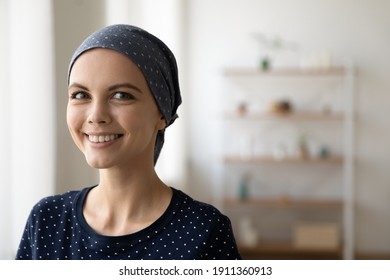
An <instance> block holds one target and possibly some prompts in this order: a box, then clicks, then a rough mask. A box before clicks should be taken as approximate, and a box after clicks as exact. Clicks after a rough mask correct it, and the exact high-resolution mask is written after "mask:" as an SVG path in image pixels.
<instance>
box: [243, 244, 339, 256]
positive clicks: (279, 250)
mask: <svg viewBox="0 0 390 280" xmlns="http://www.w3.org/2000/svg"><path fill="white" fill-rule="evenodd" d="M238 247H239V249H240V252H241V254H242V256H243V258H245V259H268V260H269V259H302V260H309V259H310V260H315V259H319V260H321V259H324V260H326V259H342V255H343V249H342V247H338V248H336V249H316V250H314V249H302V248H297V247H296V246H294V245H293V244H292V243H291V242H263V243H259V244H258V245H256V246H245V245H241V244H238Z"/></svg>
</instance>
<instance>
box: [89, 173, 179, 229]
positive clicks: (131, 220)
mask: <svg viewBox="0 0 390 280" xmlns="http://www.w3.org/2000/svg"><path fill="white" fill-rule="evenodd" d="M171 197H172V190H171V189H170V188H168V187H167V186H166V185H165V184H164V183H163V182H162V181H161V180H160V179H159V178H158V176H157V174H156V173H155V171H154V169H152V170H150V171H149V172H143V173H140V172H139V171H137V172H131V171H130V172H129V171H120V170H119V169H107V170H100V183H99V185H98V186H97V187H96V188H94V189H92V190H91V191H90V192H89V194H88V196H87V198H86V201H85V204H84V209H83V211H84V216H85V218H86V220H87V223H88V224H89V225H90V226H91V227H92V228H93V229H95V230H96V231H97V232H98V233H101V234H104V235H113V236H114V235H125V234H130V233H134V232H136V231H139V230H141V229H143V228H145V227H147V226H149V225H150V224H152V223H153V222H154V221H155V220H157V219H158V218H159V217H160V216H161V215H162V214H163V213H164V211H165V210H166V209H167V207H168V205H169V203H170V201H171Z"/></svg>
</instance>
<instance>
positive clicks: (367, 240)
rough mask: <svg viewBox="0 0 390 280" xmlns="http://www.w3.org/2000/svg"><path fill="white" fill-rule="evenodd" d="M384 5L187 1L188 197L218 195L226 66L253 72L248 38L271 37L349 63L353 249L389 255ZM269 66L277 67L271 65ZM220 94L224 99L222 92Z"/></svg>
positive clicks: (365, 0)
mask: <svg viewBox="0 0 390 280" xmlns="http://www.w3.org/2000/svg"><path fill="white" fill-rule="evenodd" d="M388 11H390V2H388V1H386V0H382V1H370V0H360V1H354V0H345V1H337V0H328V1H321V0H317V1H311V0H292V1H291V0H240V1H236V0H214V1H208V0H189V5H188V11H187V12H188V24H189V30H188V34H189V35H188V36H189V41H188V45H189V55H188V57H189V73H188V89H189V92H188V99H187V100H186V102H187V103H189V104H190V105H191V107H190V108H189V109H190V112H189V127H191V134H190V137H189V147H190V149H189V152H190V163H191V171H190V178H191V193H192V194H193V195H194V196H196V197H197V198H200V199H204V200H210V196H212V195H214V196H215V194H216V193H218V191H216V190H215V187H216V186H217V180H218V177H217V174H218V169H217V168H216V166H217V165H216V164H217V156H218V151H219V147H220V144H219V142H218V141H219V140H220V139H219V138H218V133H217V134H215V133H214V132H218V131H219V126H218V122H217V118H218V110H219V109H220V108H219V106H218V104H220V101H221V100H219V99H218V96H221V94H220V91H221V89H223V85H222V82H221V72H220V71H221V69H222V68H223V67H225V66H256V65H257V62H258V61H257V59H258V57H259V55H260V52H259V50H258V49H257V45H256V43H255V42H254V40H253V38H252V37H251V34H252V33H254V32H264V33H267V34H277V35H280V36H282V37H283V38H285V39H287V40H291V41H295V42H297V43H298V44H299V46H300V47H301V48H300V52H301V53H306V54H308V53H310V52H315V51H320V50H327V51H328V52H330V53H331V54H332V56H333V57H334V58H335V59H336V60H338V59H344V58H347V59H351V60H352V61H353V62H354V64H355V66H356V67H357V68H358V78H357V84H356V104H355V105H356V111H357V112H356V113H357V114H356V115H357V123H356V133H355V134H356V149H355V150H356V167H355V168H356V169H355V172H356V176H355V181H356V186H355V191H356V225H355V227H356V250H357V252H364V253H389V252H390V237H389V236H390V224H389V223H387V221H388V213H389V212H390V203H389V202H390V186H389V185H390V173H389V172H388V170H389V167H390V150H389V149H388V148H387V147H388V143H389V142H390V141H389V140H390V122H388V118H389V117H390V113H388V112H389V109H388V108H389V105H390V95H389V94H388V93H389V89H390V79H388V73H390V64H389V63H388V62H389V61H390V54H389V49H390V36H389V34H388V31H389V30H388V26H390V19H389V17H388ZM275 63H276V64H277V63H283V62H282V61H281V60H280V61H277V60H276V61H275ZM222 96H223V93H222Z"/></svg>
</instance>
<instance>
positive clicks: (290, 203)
mask: <svg viewBox="0 0 390 280" xmlns="http://www.w3.org/2000/svg"><path fill="white" fill-rule="evenodd" d="M223 203H224V205H226V206H227V207H237V208H242V207H282V208H285V207H288V208H290V207H291V208H332V209H341V208H342V207H343V201H342V200H337V199H332V200H331V199H327V200H324V199H321V200H320V199H291V198H289V197H280V198H275V199H245V200H242V199H237V198H225V200H224V201H223Z"/></svg>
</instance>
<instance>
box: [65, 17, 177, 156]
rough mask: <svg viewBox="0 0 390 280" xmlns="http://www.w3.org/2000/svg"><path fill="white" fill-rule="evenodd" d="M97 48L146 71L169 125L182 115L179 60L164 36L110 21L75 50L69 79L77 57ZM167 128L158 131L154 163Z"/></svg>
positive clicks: (151, 88)
mask: <svg viewBox="0 0 390 280" xmlns="http://www.w3.org/2000/svg"><path fill="white" fill-rule="evenodd" d="M94 48H107V49H112V50H115V51H118V52H120V53H122V54H124V55H125V56H127V57H128V58H129V59H131V60H132V61H133V62H134V63H135V64H136V65H137V66H138V67H139V69H140V70H141V72H142V73H143V75H144V77H145V79H146V82H147V83H148V85H149V88H150V90H151V92H152V94H153V96H154V99H155V101H156V104H157V107H158V108H159V110H160V112H161V114H162V115H163V116H164V118H165V121H166V124H167V125H166V126H167V127H168V126H169V125H171V124H172V123H173V122H174V121H175V119H176V118H177V117H178V116H177V113H176V111H177V108H178V107H179V105H180V104H181V96H180V88H179V77H178V71H177V64H176V59H175V57H174V55H173V53H172V52H171V51H170V49H169V48H168V47H167V46H166V45H165V44H164V43H163V42H162V41H161V40H160V39H158V38H157V37H155V36H154V35H152V34H150V33H148V32H147V31H145V30H143V29H141V28H139V27H135V26H131V25H124V24H117V25H110V26H107V27H104V28H102V29H100V30H97V31H96V32H94V33H92V34H91V35H90V36H89V37H88V38H87V39H85V41H84V42H83V43H82V44H81V45H80V46H79V47H78V49H77V50H76V51H75V53H74V54H73V56H72V59H71V61H70V65H69V71H68V83H69V76H70V72H71V70H72V66H73V64H74V62H75V61H76V59H77V58H78V57H79V56H80V55H81V54H82V53H84V52H86V51H88V50H90V49H94ZM164 131H165V130H160V131H159V132H158V134H157V139H156V145H155V149H154V163H156V162H157V159H158V156H159V154H160V151H161V149H162V146H163V144H164Z"/></svg>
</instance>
